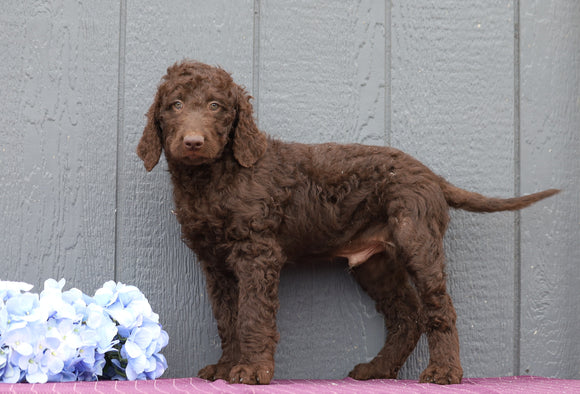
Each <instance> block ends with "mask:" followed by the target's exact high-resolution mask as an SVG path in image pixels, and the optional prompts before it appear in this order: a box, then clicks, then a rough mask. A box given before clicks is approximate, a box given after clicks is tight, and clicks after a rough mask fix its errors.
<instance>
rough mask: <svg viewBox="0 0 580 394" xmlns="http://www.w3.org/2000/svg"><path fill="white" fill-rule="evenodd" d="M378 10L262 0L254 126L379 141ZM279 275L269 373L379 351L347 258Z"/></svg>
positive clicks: (309, 374)
mask: <svg viewBox="0 0 580 394" xmlns="http://www.w3.org/2000/svg"><path fill="white" fill-rule="evenodd" d="M385 12H386V10H385V4H384V2H383V1H370V0H368V1H355V2H327V1H301V0H292V1H285V2H284V3H283V5H282V3H281V2H279V1H263V2H262V8H261V18H260V47H259V51H260V52H259V59H260V66H259V70H260V75H259V86H260V89H259V92H258V94H259V104H260V105H259V120H260V127H261V128H262V129H264V130H265V131H266V132H267V133H269V134H270V135H274V136H276V137H279V138H281V139H283V140H286V141H289V140H293V141H299V142H304V143H316V142H324V141H335V142H362V143H366V144H378V145H384V144H385V143H386V136H385V127H386V126H385ZM281 282H282V283H281V289H280V302H281V308H280V312H279V317H278V321H279V330H280V334H281V341H280V344H279V347H278V351H277V353H276V375H275V377H276V378H277V379H281V378H342V377H344V376H346V374H347V373H348V372H349V371H350V370H351V369H352V367H353V366H354V365H355V364H357V363H359V362H363V361H368V360H370V359H371V358H372V357H374V356H375V355H376V353H377V352H378V351H379V350H380V348H381V346H382V341H383V335H384V329H383V322H382V318H381V317H380V316H379V315H378V314H377V313H376V312H375V309H374V305H373V303H372V301H371V300H370V299H369V298H368V297H367V296H366V294H363V293H362V291H361V290H359V288H358V285H357V284H356V283H354V281H353V280H352V278H350V276H349V275H348V273H347V270H346V267H345V266H336V265H327V264H320V265H302V264H297V265H295V266H294V265H290V266H288V267H286V268H285V269H284V271H283V273H282V279H281ZM321 327H323V329H321Z"/></svg>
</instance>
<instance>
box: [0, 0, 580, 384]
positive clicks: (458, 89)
mask: <svg viewBox="0 0 580 394" xmlns="http://www.w3.org/2000/svg"><path fill="white" fill-rule="evenodd" d="M0 54H1V55H0V56H1V61H0V92H1V94H0V191H1V192H0V193H1V197H2V198H1V202H0V218H1V221H0V269H1V271H0V277H1V278H2V279H8V280H21V281H28V282H31V283H34V284H35V285H36V286H41V285H42V283H43V281H44V280H45V279H46V278H50V277H53V278H57V279H58V278H62V277H64V278H66V280H67V283H68V284H67V288H68V287H72V286H74V287H78V288H80V289H82V290H83V291H85V292H88V293H92V292H93V291H94V290H95V289H96V288H98V287H100V286H101V285H102V284H103V283H104V282H105V281H107V280H110V279H116V280H118V281H122V282H124V283H127V284H134V285H136V286H138V287H139V288H141V289H142V290H143V291H144V292H145V293H146V295H147V296H148V298H149V300H150V301H151V303H152V305H153V308H154V310H155V311H157V312H158V313H159V314H160V315H161V319H162V322H163V324H164V327H165V329H166V330H167V331H168V332H169V335H170V345H169V346H168V348H167V349H166V351H165V353H166V355H167V358H168V360H169V370H168V372H167V374H166V376H168V377H184V376H192V375H194V374H195V373H196V372H197V370H198V369H199V368H201V367H203V366H204V365H205V364H206V363H210V362H215V360H216V359H217V357H218V355H219V338H218V336H217V330H216V327H215V324H214V322H213V320H212V318H211V312H210V308H209V304H208V301H207V297H206V295H205V292H204V279H203V277H202V276H201V275H200V270H199V267H198V265H197V264H196V261H195V257H194V256H193V255H192V254H191V253H190V252H189V251H188V250H187V249H186V247H185V246H184V245H183V244H182V242H181V241H180V239H179V228H178V225H177V223H176V220H175V219H174V217H173V215H172V214H171V209H172V200H171V188H170V184H169V179H168V174H167V173H166V171H164V169H165V168H166V167H165V165H164V164H162V165H161V168H156V169H155V170H154V171H153V172H152V173H150V174H147V173H146V172H145V170H144V169H143V166H142V163H141V162H140V161H139V159H138V158H137V156H136V154H135V147H136V144H137V142H138V139H139V137H140V134H141V131H142V128H143V126H144V121H145V118H144V113H145V112H146V110H147V109H148V107H149V105H150V103H151V100H152V97H153V94H154V92H155V89H156V85H157V83H158V81H159V79H160V77H161V76H162V75H163V74H164V72H165V69H166V68H167V66H169V65H170V64H172V63H174V62H175V61H177V60H180V59H182V58H185V57H187V58H193V59H198V60H201V61H204V62H207V63H211V64H219V65H222V66H223V67H225V68H226V69H228V70H230V71H231V72H232V73H233V75H234V78H235V79H236V80H237V81H238V82H239V83H241V84H244V85H246V86H247V87H248V89H249V90H250V91H251V92H252V93H253V95H254V96H255V109H256V117H257V119H258V121H259V124H260V127H261V128H262V129H264V130H265V131H267V132H269V133H270V134H273V135H275V136H277V137H280V138H283V139H285V140H299V141H306V142H321V141H331V140H332V141H339V142H362V143H367V144H378V145H393V146H395V147H398V148H401V149H403V150H405V151H407V152H409V153H411V154H412V155H414V156H416V157H417V158H419V159H420V160H422V161H423V162H425V163H426V164H428V165H429V166H430V167H431V168H433V169H434V170H435V171H436V172H437V173H439V174H441V175H443V176H445V177H446V178H447V179H449V180H450V181H451V182H453V183H455V184H456V185H458V186H461V187H464V188H467V189H470V190H475V191H478V192H481V193H485V194H489V195H494V196H502V197H508V196H513V195H519V194H526V193H530V192H534V191H538V190H541V189H544V188H549V187H559V188H562V189H564V191H563V193H561V194H560V195H558V196H557V197H554V198H551V199H549V200H546V201H544V202H541V203H539V204H537V205H535V206H534V207H532V208H529V209H527V210H525V211H522V212H521V213H516V214H514V213H498V214H490V215H477V214H470V213H465V212H452V224H451V227H450V229H449V232H448V234H447V238H446V247H447V256H448V273H449V285H450V290H451V292H452V297H453V299H454V302H455V306H456V308H457V310H458V314H459V321H458V327H459V334H460V338H461V346H462V348H461V349H462V350H461V356H462V361H463V366H464V369H465V375H466V376H470V377H475V376H478V377H479V376H501V375H512V374H516V375H520V374H532V375H542V376H550V377H559V378H580V306H579V305H580V290H579V288H580V286H578V282H579V279H580V247H579V244H580V210H579V205H580V201H579V195H580V182H579V179H580V159H579V152H580V2H578V1H576V0H535V1H534V0H486V1H481V0H437V1H433V0H413V1H411V0H408V1H402V0H401V1H394V0H393V1H381V0H358V1H354V0H353V1H346V0H343V1H338V0H317V1H314V0H284V1H283V0H277V1H274V0H272V1H269V0H237V1H235V2H234V1H225V0H222V1H211V2H209V1H186V0H180V1H177V0H174V1H171V2H162V1H157V0H148V1H136V0H135V1H133V0H131V1H129V0H123V1H121V2H117V1H112V0H109V1H90V0H84V1H72V0H71V1H68V0H62V1H57V0H54V1H48V0H47V1H35V2H29V1H17V0H9V1H4V2H3V3H2V11H0ZM282 276H283V278H282V281H283V283H282V287H281V311H280V313H279V319H278V320H279V328H280V331H281V334H282V340H281V342H280V345H279V349H278V353H277V355H276V359H277V371H276V378H278V379H280V378H290V377H292V378H341V377H344V376H345V375H346V374H347V372H348V371H349V370H350V368H351V367H352V366H353V365H354V364H356V363H358V362H362V361H366V360H369V359H370V358H372V357H373V356H374V355H375V353H376V352H377V351H378V349H379V348H380V346H381V343H382V341H383V337H384V330H383V326H382V321H381V317H380V316H379V315H377V313H376V312H375V311H374V307H373V305H372V303H371V301H370V300H369V299H368V298H367V296H366V295H365V294H363V293H362V292H361V291H360V290H359V289H358V288H357V286H356V284H355V283H354V281H353V280H352V279H351V278H350V277H349V276H348V274H347V272H346V270H345V267H343V266H341V267H338V266H332V265H316V266H314V265H310V266H292V267H288V268H287V269H286V270H285V271H284V272H283V275H282ZM37 289H38V290H39V287H37ZM427 361H428V354H427V350H426V346H425V343H424V341H421V343H420V346H419V348H418V349H417V351H416V352H415V353H414V354H413V355H412V357H411V358H410V360H409V361H408V363H407V364H406V366H405V368H404V370H403V371H402V373H401V376H402V377H403V378H412V379H415V378H417V377H418V373H419V371H420V370H421V369H422V368H424V367H425V366H426V364H427Z"/></svg>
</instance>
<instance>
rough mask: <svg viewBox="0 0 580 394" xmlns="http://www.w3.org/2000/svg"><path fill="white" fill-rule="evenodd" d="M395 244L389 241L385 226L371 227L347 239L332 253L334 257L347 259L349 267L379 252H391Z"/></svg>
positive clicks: (361, 262)
mask: <svg viewBox="0 0 580 394" xmlns="http://www.w3.org/2000/svg"><path fill="white" fill-rule="evenodd" d="M394 249H395V244H394V243H393V242H392V241H391V239H390V237H389V236H388V233H387V231H386V229H385V228H373V229H369V230H367V231H365V232H364V233H362V234H360V235H359V236H358V237H356V238H354V239H352V240H349V241H348V242H346V243H345V244H343V245H342V246H341V247H339V248H337V249H335V250H334V251H333V253H332V255H333V257H334V258H344V259H347V260H348V265H349V267H356V266H357V265H360V264H363V263H364V262H366V261H367V260H368V259H370V258H371V257H372V256H374V255H376V254H379V253H389V254H390V253H393V252H394Z"/></svg>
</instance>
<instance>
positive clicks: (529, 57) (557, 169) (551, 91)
mask: <svg viewBox="0 0 580 394" xmlns="http://www.w3.org/2000/svg"><path fill="white" fill-rule="evenodd" d="M579 21H580V3H578V2H574V1H565V0H552V1H532V0H524V1H521V2H520V23H521V34H520V39H521V161H522V162H521V168H522V170H521V189H522V193H523V194H526V193H531V192H534V191H538V190H542V189H546V188H548V187H558V188H561V189H562V190H563V192H562V193H561V194H559V195H557V196H555V197H553V198H551V199H549V200H545V201H542V202H540V203H538V204H536V205H535V206H533V207H532V208H530V209H528V210H525V211H522V213H521V234H522V235H521V260H522V292H521V293H522V326H521V344H520V347H521V371H520V373H522V374H530V375H541V376H553V377H558V378H576V379H577V378H580V330H579V328H580V306H579V304H578V300H580V287H579V286H578V282H579V280H580V246H579V245H580V208H579V207H580V182H579V180H580V156H579V152H580V24H579Z"/></svg>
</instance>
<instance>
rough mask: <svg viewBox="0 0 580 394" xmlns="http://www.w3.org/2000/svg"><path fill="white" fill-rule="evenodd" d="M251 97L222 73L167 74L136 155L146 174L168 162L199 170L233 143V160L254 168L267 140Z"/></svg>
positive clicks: (179, 68) (191, 69)
mask: <svg viewBox="0 0 580 394" xmlns="http://www.w3.org/2000/svg"><path fill="white" fill-rule="evenodd" d="M250 99H251V96H250V95H249V94H248V93H247V92H246V91H245V89H244V88H243V87H241V86H239V85H237V84H235V83H234V81H233V80H232V77H231V76H230V75H229V74H228V73H227V72H226V71H224V70H223V69H221V68H219V67H213V66H209V65H207V64H203V63H199V62H193V61H183V62H181V63H176V64H174V65H173V66H171V67H169V68H168V69H167V74H166V75H165V76H164V77H163V79H162V81H161V83H160V85H159V87H158V89H157V93H156V95H155V99H154V101H153V104H152V105H151V107H150V108H149V111H148V112H147V115H146V116H147V124H146V125H145V129H144V130H143V135H142V137H141V140H140V141H139V145H138V146H137V154H138V155H139V157H140V158H141V159H142V160H143V162H144V164H145V168H146V169H147V171H151V170H152V169H153V168H154V167H155V165H156V164H157V163H158V162H159V158H160V156H161V152H162V150H164V151H165V155H166V157H167V160H168V161H170V162H176V163H180V164H183V165H189V166H196V165H201V164H207V163H211V162H214V161H216V160H218V159H219V158H220V157H221V156H222V154H223V153H224V150H225V148H226V146H228V144H229V143H230V142H231V147H232V151H233V155H234V157H235V159H236V160H237V162H238V163H239V164H240V165H242V166H244V167H251V166H252V165H253V164H254V163H255V162H256V161H257V160H258V159H259V158H260V157H261V156H262V155H263V154H264V152H265V151H266V145H267V140H266V136H265V134H264V133H262V132H261V131H259V130H258V128H257V126H256V123H255V122H254V119H253V108H252V104H251V103H250Z"/></svg>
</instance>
